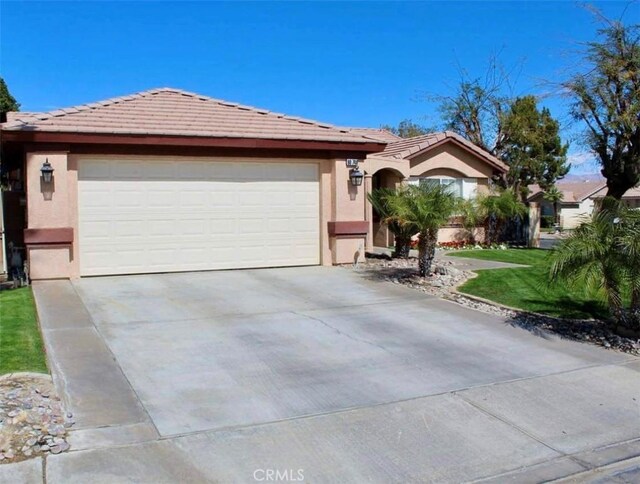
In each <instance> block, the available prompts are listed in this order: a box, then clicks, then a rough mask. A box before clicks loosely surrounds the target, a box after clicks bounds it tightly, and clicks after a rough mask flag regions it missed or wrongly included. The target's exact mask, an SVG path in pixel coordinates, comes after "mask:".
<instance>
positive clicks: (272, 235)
mask: <svg viewBox="0 0 640 484" xmlns="http://www.w3.org/2000/svg"><path fill="white" fill-rule="evenodd" d="M78 170H79V171H78V212H79V244H80V254H79V255H80V273H81V274H82V275H85V276H88V275H106V274H136V273H150V272H175V271H197V270H208V269H240V268H250V267H276V266H294V265H314V264H319V263H320V221H319V217H320V194H319V182H318V164H317V163H308V162H306V163H305V162H302V161H301V162H296V163H284V162H275V161H274V162H269V163H254V162H243V161H233V162H229V161H214V160H198V161H192V160H189V161H186V160H168V159H153V160H133V159H117V160H116V159H81V160H79V162H78Z"/></svg>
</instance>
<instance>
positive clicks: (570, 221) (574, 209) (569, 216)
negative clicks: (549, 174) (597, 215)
mask: <svg viewBox="0 0 640 484" xmlns="http://www.w3.org/2000/svg"><path fill="white" fill-rule="evenodd" d="M556 187H557V188H558V190H559V191H560V192H561V193H562V195H563V197H562V201H561V202H559V203H558V216H559V219H560V221H559V223H560V227H562V228H563V229H574V228H576V227H577V226H578V225H580V223H581V222H582V221H583V220H584V218H585V217H588V216H590V215H591V214H592V213H593V207H594V195H595V194H596V193H598V192H600V191H602V190H603V189H604V188H605V187H606V182H605V181H604V180H584V181H577V182H562V181H560V182H558V183H556ZM529 189H530V190H531V194H530V195H529V198H528V199H527V201H528V202H536V203H539V204H540V214H541V215H542V216H543V217H553V214H554V208H553V203H551V202H549V201H547V200H545V199H544V193H543V191H542V189H541V188H540V187H539V186H538V185H533V186H531V187H529ZM605 191H606V189H605Z"/></svg>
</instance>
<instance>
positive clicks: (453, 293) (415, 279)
mask: <svg viewBox="0 0 640 484" xmlns="http://www.w3.org/2000/svg"><path fill="white" fill-rule="evenodd" d="M358 270H359V271H364V272H367V273H368V274H370V275H372V276H374V277H375V278H377V279H381V280H386V281H389V282H392V283H394V284H402V285H404V286H407V287H410V288H412V289H417V290H419V291H422V292H424V293H427V294H430V295H433V296H437V297H440V298H443V299H447V300H449V301H452V302H455V303H457V304H460V305H462V306H465V307H467V308H471V309H475V310H477V311H482V312H484V313H488V314H493V315H495V316H499V317H501V318H505V319H507V322H508V323H509V324H511V325H512V326H517V327H519V328H522V329H525V330H527V331H530V332H531V333H534V334H543V333H545V334H555V335H557V336H559V337H561V338H565V339H570V340H574V341H580V342H583V343H591V344H595V345H599V346H603V347H605V348H608V349H615V350H618V351H622V352H625V353H629V354H632V355H636V356H640V339H634V338H632V337H624V336H621V335H620V334H617V333H616V332H615V331H613V329H612V328H611V327H610V325H608V324H607V323H606V322H605V321H600V320H593V319H563V318H556V317H553V316H548V315H546V314H540V313H534V312H529V311H523V310H521V309H516V308H511V307H508V306H504V305H502V304H499V303H496V302H494V301H490V300H487V299H484V298H479V297H477V296H471V295H468V294H463V293H461V292H459V291H458V290H457V288H458V287H459V286H461V285H462V284H464V283H465V282H466V281H467V280H469V279H472V278H474V277H477V276H478V274H477V273H475V272H472V271H462V270H460V269H457V268H456V267H455V263H454V262H452V261H449V260H447V261H443V260H438V259H436V261H435V266H434V274H433V275H431V276H429V277H426V278H421V277H419V276H418V275H417V261H416V260H415V258H409V259H391V258H389V257H386V256H377V257H372V258H368V259H367V260H366V261H365V262H362V263H360V264H358Z"/></svg>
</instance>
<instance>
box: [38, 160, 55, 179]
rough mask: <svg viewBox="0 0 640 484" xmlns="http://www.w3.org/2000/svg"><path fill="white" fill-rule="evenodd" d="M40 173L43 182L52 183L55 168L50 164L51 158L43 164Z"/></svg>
mask: <svg viewBox="0 0 640 484" xmlns="http://www.w3.org/2000/svg"><path fill="white" fill-rule="evenodd" d="M40 173H42V181H43V182H45V183H51V179H52V178H53V167H52V166H51V163H49V158H47V159H46V160H45V162H44V163H43V164H42V168H40Z"/></svg>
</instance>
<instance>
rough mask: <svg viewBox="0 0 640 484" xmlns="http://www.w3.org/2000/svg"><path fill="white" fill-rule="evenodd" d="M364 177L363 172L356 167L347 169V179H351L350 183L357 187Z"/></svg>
mask: <svg viewBox="0 0 640 484" xmlns="http://www.w3.org/2000/svg"><path fill="white" fill-rule="evenodd" d="M363 179H364V174H363V173H362V172H361V171H360V170H359V169H358V167H356V168H353V169H352V170H350V171H349V180H351V184H352V185H353V186H354V187H359V186H360V185H362V180H363Z"/></svg>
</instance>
